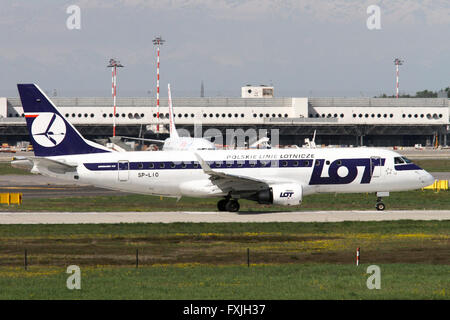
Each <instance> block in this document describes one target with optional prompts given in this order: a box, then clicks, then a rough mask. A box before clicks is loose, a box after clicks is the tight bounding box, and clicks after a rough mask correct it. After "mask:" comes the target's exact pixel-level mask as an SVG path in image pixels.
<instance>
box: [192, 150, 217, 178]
mask: <svg viewBox="0 0 450 320" xmlns="http://www.w3.org/2000/svg"><path fill="white" fill-rule="evenodd" d="M194 155H195V157H196V158H197V160H198V162H199V163H200V167H202V169H203V172H204V173H206V174H212V173H215V172H214V171H213V170H212V169H211V167H210V166H209V164H207V163H206V161H205V160H203V158H202V157H200V156H199V154H198V153H197V152H194Z"/></svg>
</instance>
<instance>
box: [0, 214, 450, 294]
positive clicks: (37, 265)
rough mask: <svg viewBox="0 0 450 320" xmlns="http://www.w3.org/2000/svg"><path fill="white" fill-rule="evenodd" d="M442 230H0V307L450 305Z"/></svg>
mask: <svg viewBox="0 0 450 320" xmlns="http://www.w3.org/2000/svg"><path fill="white" fill-rule="evenodd" d="M448 230H450V221H380V222H339V223H172V224H142V223H139V224H115V225H111V224H101V225H89V224H87V225H7V226H6V225H0V299H188V300H191V299H449V297H450V296H449V293H450V249H449V245H450V242H449V240H450V238H449V234H448ZM357 247H360V248H361V261H362V262H363V264H362V265H360V266H358V267H357V266H355V264H354V262H355V249H356V248H357ZM247 248H250V263H251V265H250V268H249V267H247V255H246V250H247ZM24 249H27V252H28V270H24V267H23V261H24V259H23V254H24ZM136 249H138V250H139V268H135V252H136ZM69 265H78V266H79V267H80V268H81V287H82V289H81V290H79V291H77V290H68V289H67V288H66V280H67V278H68V276H69V275H68V274H66V268H67V267H68V266H69ZM369 265H378V266H379V267H380V268H381V289H380V290H369V289H367V287H366V281H367V278H368V277H369V276H370V275H369V274H367V273H366V269H367V266H369Z"/></svg>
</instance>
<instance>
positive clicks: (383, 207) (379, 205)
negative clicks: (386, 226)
mask: <svg viewBox="0 0 450 320" xmlns="http://www.w3.org/2000/svg"><path fill="white" fill-rule="evenodd" d="M381 201H382V200H381V198H380V197H378V198H377V204H376V205H375V208H376V209H377V210H378V211H383V210H384V209H386V205H385V204H384V203H383V202H381Z"/></svg>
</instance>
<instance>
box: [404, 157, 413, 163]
mask: <svg viewBox="0 0 450 320" xmlns="http://www.w3.org/2000/svg"><path fill="white" fill-rule="evenodd" d="M402 159H403V160H405V162H406V163H412V161H411V160H409V159H408V158H407V157H402Z"/></svg>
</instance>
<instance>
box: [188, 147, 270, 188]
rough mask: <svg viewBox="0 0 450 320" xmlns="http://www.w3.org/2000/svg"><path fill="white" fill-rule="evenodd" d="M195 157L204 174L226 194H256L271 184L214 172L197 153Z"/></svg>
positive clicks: (260, 180)
mask: <svg viewBox="0 0 450 320" xmlns="http://www.w3.org/2000/svg"><path fill="white" fill-rule="evenodd" d="M195 156H196V157H197V159H198V161H199V163H200V166H201V167H202V169H203V172H204V173H206V174H207V175H209V176H210V178H209V179H210V180H211V182H212V183H214V184H215V185H217V186H218V187H219V188H220V189H221V190H222V191H224V192H234V193H245V192H255V191H259V190H262V189H267V188H269V183H271V181H266V180H262V179H255V178H252V177H246V176H241V175H234V174H228V173H223V172H218V171H214V170H212V169H211V167H210V166H209V165H208V164H207V163H206V161H205V160H203V158H202V157H200V156H199V155H198V154H197V153H195ZM272 183H276V182H272Z"/></svg>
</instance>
